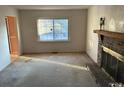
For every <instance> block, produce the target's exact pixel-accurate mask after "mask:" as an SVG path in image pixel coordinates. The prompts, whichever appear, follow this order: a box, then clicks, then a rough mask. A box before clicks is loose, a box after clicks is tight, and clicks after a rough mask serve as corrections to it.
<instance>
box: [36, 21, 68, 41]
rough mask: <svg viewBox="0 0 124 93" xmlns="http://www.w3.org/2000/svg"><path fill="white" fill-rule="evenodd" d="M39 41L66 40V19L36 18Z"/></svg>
mask: <svg viewBox="0 0 124 93" xmlns="http://www.w3.org/2000/svg"><path fill="white" fill-rule="evenodd" d="M37 28H38V38H39V40H40V41H68V39H69V37H68V19H38V20H37Z"/></svg>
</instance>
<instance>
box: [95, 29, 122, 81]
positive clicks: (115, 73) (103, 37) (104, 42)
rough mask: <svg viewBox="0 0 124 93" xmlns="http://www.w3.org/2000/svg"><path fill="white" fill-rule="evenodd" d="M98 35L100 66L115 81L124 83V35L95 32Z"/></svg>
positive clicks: (110, 32) (101, 31)
mask: <svg viewBox="0 0 124 93" xmlns="http://www.w3.org/2000/svg"><path fill="white" fill-rule="evenodd" d="M94 33H97V34H98V37H99V42H98V65H99V66H100V67H101V68H103V69H104V70H105V71H106V72H107V73H108V74H109V75H110V76H111V77H112V78H113V79H115V81H117V82H121V83H124V33H118V32H112V31H106V30H94Z"/></svg>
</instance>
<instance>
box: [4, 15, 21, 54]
mask: <svg viewBox="0 0 124 93" xmlns="http://www.w3.org/2000/svg"><path fill="white" fill-rule="evenodd" d="M6 24H7V32H8V41H9V50H10V54H11V55H19V48H18V37H17V31H16V18H15V17H12V16H7V17H6Z"/></svg>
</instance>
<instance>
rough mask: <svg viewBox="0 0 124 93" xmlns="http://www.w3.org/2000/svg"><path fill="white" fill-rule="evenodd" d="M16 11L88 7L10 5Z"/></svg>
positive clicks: (81, 6) (82, 6)
mask: <svg viewBox="0 0 124 93" xmlns="http://www.w3.org/2000/svg"><path fill="white" fill-rule="evenodd" d="M11 7H13V8H16V9H42V10H47V9H88V7H90V5H11Z"/></svg>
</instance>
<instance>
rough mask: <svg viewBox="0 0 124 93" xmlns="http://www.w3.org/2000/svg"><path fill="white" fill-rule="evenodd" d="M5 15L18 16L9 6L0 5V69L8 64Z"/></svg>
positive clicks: (8, 54)
mask: <svg viewBox="0 0 124 93" xmlns="http://www.w3.org/2000/svg"><path fill="white" fill-rule="evenodd" d="M6 16H15V17H17V18H18V12H17V10H15V9H13V8H11V7H8V6H0V71H1V70H2V69H3V68H5V67H6V66H7V65H8V64H10V53H9V45H8V37H7V29H6V22H5V17H6ZM17 22H18V20H17ZM17 29H19V28H17Z"/></svg>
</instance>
